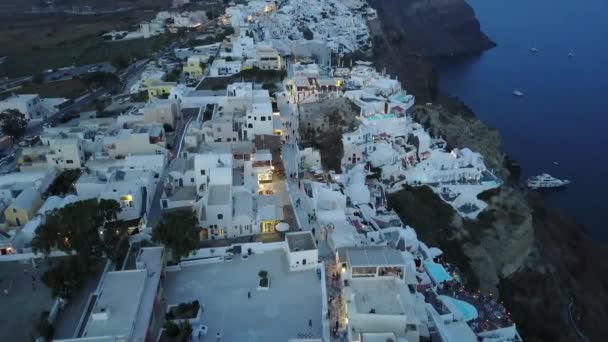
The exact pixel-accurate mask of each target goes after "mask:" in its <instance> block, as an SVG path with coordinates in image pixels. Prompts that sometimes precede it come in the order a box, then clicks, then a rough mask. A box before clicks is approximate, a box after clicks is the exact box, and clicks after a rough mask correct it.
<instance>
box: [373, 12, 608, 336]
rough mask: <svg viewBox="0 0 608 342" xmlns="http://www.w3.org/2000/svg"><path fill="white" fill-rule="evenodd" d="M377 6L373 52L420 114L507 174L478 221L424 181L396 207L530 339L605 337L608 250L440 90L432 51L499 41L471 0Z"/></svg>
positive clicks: (475, 49) (402, 194) (401, 195)
mask: <svg viewBox="0 0 608 342" xmlns="http://www.w3.org/2000/svg"><path fill="white" fill-rule="evenodd" d="M369 4H370V5H371V7H373V8H375V9H376V10H377V11H378V16H379V20H373V21H370V22H369V23H368V24H369V27H370V30H371V33H372V39H373V44H374V46H373V56H372V59H373V60H374V62H375V65H376V66H377V67H379V68H386V70H387V72H388V73H390V74H392V75H397V76H398V78H399V80H400V81H401V82H402V84H403V86H404V87H405V88H406V89H407V90H408V91H410V92H413V93H414V94H415V95H416V97H417V101H418V103H419V105H418V106H417V108H416V110H415V112H414V114H413V116H414V119H415V120H417V121H418V122H420V123H421V124H423V125H424V126H425V127H427V128H428V129H429V130H430V131H431V133H432V134H433V135H435V136H441V137H443V138H444V139H445V140H446V141H447V142H448V144H449V145H450V146H451V147H457V148H462V147H469V148H471V149H472V150H473V151H479V152H480V153H482V154H483V155H484V158H485V160H486V163H487V165H488V167H489V168H491V169H493V170H494V171H495V172H496V173H497V174H498V175H499V176H501V177H502V178H503V179H504V180H505V181H506V183H505V185H504V186H503V187H501V188H500V189H499V190H498V191H493V192H488V193H484V194H482V195H480V197H483V199H484V200H485V201H486V202H488V203H489V206H488V208H487V209H486V210H484V211H483V212H482V213H481V214H480V215H479V218H478V219H477V220H474V221H471V220H463V219H462V218H460V217H459V216H458V215H456V214H455V213H454V212H453V210H452V209H451V207H449V206H447V205H446V204H445V203H443V202H442V201H441V199H439V198H438V197H437V196H435V195H434V194H433V193H432V191H431V190H430V189H426V188H424V187H422V188H406V189H404V190H402V191H399V192H397V193H394V194H393V195H391V202H392V203H391V206H392V207H393V208H394V209H395V210H396V211H397V212H398V213H399V215H400V216H401V217H402V219H403V220H404V222H407V223H408V224H410V225H412V226H413V227H415V228H416V230H417V232H418V234H419V236H420V238H421V239H422V240H423V241H426V242H427V243H430V244H436V245H438V246H439V247H440V248H442V250H443V251H444V253H445V256H446V258H448V259H449V260H451V261H452V262H453V263H455V264H456V265H458V267H459V268H460V269H461V271H463V272H464V273H465V274H467V276H468V279H467V282H468V283H469V286H478V287H479V288H480V289H481V290H482V291H485V292H492V293H497V292H498V294H499V296H500V298H501V299H502V300H503V301H504V302H505V305H506V306H507V308H508V309H509V310H510V311H511V312H512V317H513V318H514V320H515V322H516V323H517V326H518V330H519V331H520V333H521V334H522V336H523V337H524V339H525V340H526V341H577V340H580V341H584V340H592V341H594V340H598V341H600V340H602V339H604V338H605V331H606V330H605V327H604V326H603V325H604V324H603V323H602V322H605V321H607V320H608V310H606V308H607V307H608V273H607V272H606V271H607V269H606V265H604V264H603V260H605V259H606V258H608V248H607V247H606V246H603V245H599V244H596V243H594V242H592V241H591V240H590V239H589V237H588V236H587V235H586V234H585V232H584V230H583V229H582V228H581V227H580V226H579V225H577V224H576V223H574V222H572V221H571V220H569V219H568V218H565V217H563V216H562V215H561V214H559V213H557V212H556V211H554V210H552V209H550V208H547V207H546V206H545V204H544V202H543V200H542V198H541V197H540V196H538V195H536V194H529V193H527V192H526V191H525V190H523V189H521V188H520V187H519V186H518V184H517V178H518V173H519V170H517V169H514V168H512V166H513V165H514V164H515V163H514V162H513V161H511V160H510V159H509V158H508V157H507V156H506V155H505V154H504V153H503V152H502V151H501V142H500V134H499V132H498V131H496V130H494V129H491V128H489V127H487V126H486V125H485V124H484V123H482V122H481V121H480V120H479V119H478V118H477V117H476V116H475V114H474V113H473V112H472V111H471V110H470V109H469V108H468V107H467V106H466V105H465V104H464V103H462V102H461V101H460V100H459V99H458V98H455V97H452V96H449V95H448V94H444V93H442V92H441V91H440V90H439V86H438V83H439V82H438V81H439V75H438V74H437V72H436V70H435V68H434V66H433V65H432V63H430V62H429V61H428V59H427V57H437V56H451V55H463V54H472V53H479V52H481V51H484V50H486V49H488V48H491V47H493V46H494V45H495V44H494V43H493V42H492V41H491V40H490V39H489V38H488V37H487V36H486V35H485V34H483V33H482V32H481V31H480V26H479V22H478V21H477V19H476V18H475V15H474V12H473V10H472V9H471V7H470V6H469V5H468V4H466V3H465V2H464V0H370V1H369ZM427 102H428V103H427ZM582 334H584V336H585V337H583V335H582Z"/></svg>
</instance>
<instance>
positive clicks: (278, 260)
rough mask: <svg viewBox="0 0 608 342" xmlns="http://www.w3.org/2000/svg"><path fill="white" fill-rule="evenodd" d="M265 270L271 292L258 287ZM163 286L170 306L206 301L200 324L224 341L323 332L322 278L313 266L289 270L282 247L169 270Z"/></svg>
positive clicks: (279, 338) (283, 338)
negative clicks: (248, 295) (260, 272)
mask: <svg viewBox="0 0 608 342" xmlns="http://www.w3.org/2000/svg"><path fill="white" fill-rule="evenodd" d="M260 270H266V271H268V276H269V278H270V289H269V290H268V291H258V290H257V286H258V279H259V277H258V272H259V271H260ZM163 285H164V297H165V303H166V304H178V303H181V302H184V301H192V300H195V299H198V300H199V301H200V302H201V303H202V305H203V306H204V310H205V311H204V312H203V314H202V317H201V320H200V322H198V324H205V325H207V326H208V327H209V328H208V329H209V332H208V336H209V339H211V338H215V336H216V334H217V333H218V332H220V333H221V334H222V341H238V342H243V341H281V342H284V341H287V340H289V339H290V338H298V337H300V338H303V337H309V338H321V336H322V328H321V318H322V317H321V316H322V314H321V309H322V308H321V302H322V295H321V281H320V280H319V279H318V278H317V275H316V273H315V271H314V270H310V271H298V272H289V266H288V264H287V259H286V255H285V253H284V252H283V251H272V252H266V253H264V254H255V255H251V256H249V258H248V259H246V260H242V259H241V258H240V257H239V256H236V257H235V258H234V259H233V260H230V261H224V262H220V263H213V264H203V265H196V266H187V267H182V269H181V270H180V271H175V272H167V273H166V276H165V279H164V283H163ZM248 292H251V298H248V297H247V293H248ZM309 320H312V326H309ZM195 325H196V324H195Z"/></svg>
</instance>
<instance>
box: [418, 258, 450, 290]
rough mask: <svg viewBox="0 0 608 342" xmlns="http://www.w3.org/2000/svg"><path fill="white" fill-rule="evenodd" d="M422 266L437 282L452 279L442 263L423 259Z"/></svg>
mask: <svg viewBox="0 0 608 342" xmlns="http://www.w3.org/2000/svg"><path fill="white" fill-rule="evenodd" d="M424 268H425V269H426V271H427V272H428V274H429V276H430V277H431V279H432V280H433V281H434V282H435V283H437V284H439V283H443V282H444V281H448V280H452V276H451V275H450V274H449V273H448V271H446V270H445V268H443V265H441V264H438V263H435V262H433V261H430V260H429V261H425V262H424Z"/></svg>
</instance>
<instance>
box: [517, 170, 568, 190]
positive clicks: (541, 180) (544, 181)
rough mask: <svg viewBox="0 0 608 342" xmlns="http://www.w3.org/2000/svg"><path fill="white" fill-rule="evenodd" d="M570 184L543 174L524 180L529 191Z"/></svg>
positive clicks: (564, 180)
mask: <svg viewBox="0 0 608 342" xmlns="http://www.w3.org/2000/svg"><path fill="white" fill-rule="evenodd" d="M568 184H570V181H569V180H567V179H558V178H555V177H553V176H551V175H549V174H548V173H543V174H541V175H538V176H532V177H530V178H528V179H527V180H526V185H527V186H528V188H530V189H541V188H559V187H562V186H566V185H568Z"/></svg>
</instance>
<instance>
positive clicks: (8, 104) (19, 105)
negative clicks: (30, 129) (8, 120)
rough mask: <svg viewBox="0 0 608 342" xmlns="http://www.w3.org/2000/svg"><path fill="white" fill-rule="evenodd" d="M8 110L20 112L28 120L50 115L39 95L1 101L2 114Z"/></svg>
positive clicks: (19, 96) (15, 96)
mask: <svg viewBox="0 0 608 342" xmlns="http://www.w3.org/2000/svg"><path fill="white" fill-rule="evenodd" d="M7 109H16V110H18V111H20V112H21V113H23V114H24V115H25V118H26V119H28V120H32V119H38V118H41V117H44V116H45V115H47V114H49V113H48V112H47V110H46V108H45V107H44V106H43V105H42V101H41V100H40V96H38V95H37V94H19V95H13V96H10V97H8V98H6V99H4V100H2V101H0V112H3V111H5V110H7Z"/></svg>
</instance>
